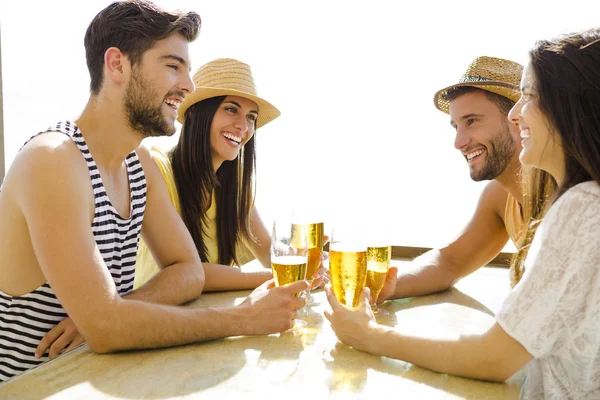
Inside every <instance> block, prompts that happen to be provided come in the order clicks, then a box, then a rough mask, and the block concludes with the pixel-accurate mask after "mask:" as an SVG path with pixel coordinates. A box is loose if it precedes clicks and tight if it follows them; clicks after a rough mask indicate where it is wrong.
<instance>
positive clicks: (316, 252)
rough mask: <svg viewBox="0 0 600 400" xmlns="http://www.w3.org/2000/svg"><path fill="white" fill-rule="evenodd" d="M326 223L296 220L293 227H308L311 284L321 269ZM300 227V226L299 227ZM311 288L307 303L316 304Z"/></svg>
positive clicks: (308, 274)
mask: <svg viewBox="0 0 600 400" xmlns="http://www.w3.org/2000/svg"><path fill="white" fill-rule="evenodd" d="M324 225H325V224H324V223H323V222H309V223H307V222H306V221H305V220H295V222H294V224H293V227H292V229H299V227H303V228H304V229H306V234H307V241H308V242H307V245H308V262H307V268H306V279H308V281H309V282H310V284H311V287H312V283H313V281H314V278H315V273H316V272H317V271H318V270H319V266H320V265H321V254H323V240H324V234H323V230H324ZM297 227H298V228H297ZM310 291H311V288H309V289H308V293H307V303H308V304H315V303H316V300H315V298H314V296H312V295H311V293H310Z"/></svg>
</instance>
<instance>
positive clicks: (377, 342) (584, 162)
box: [326, 28, 600, 399]
mask: <svg viewBox="0 0 600 400" xmlns="http://www.w3.org/2000/svg"><path fill="white" fill-rule="evenodd" d="M599 63H600V29H598V28H596V29H592V30H589V31H585V32H581V33H576V34H571V35H567V36H563V37H561V38H558V39H555V40H551V41H541V42H538V43H537V45H536V46H535V47H534V49H533V50H531V52H530V61H529V64H528V66H527V67H526V68H525V69H524V71H523V76H522V79H521V98H520V100H519V101H518V102H517V103H516V104H515V106H514V107H513V108H512V110H511V111H510V113H509V114H508V118H509V119H510V121H511V122H513V123H515V124H517V125H518V126H519V130H520V136H521V138H522V147H523V149H522V151H521V152H520V154H519V160H520V161H521V163H522V164H523V165H527V166H529V167H534V168H540V169H542V170H544V171H546V172H547V173H549V174H550V175H552V177H553V178H554V179H555V180H556V183H557V184H558V188H557V190H556V192H555V193H554V194H553V196H552V198H551V199H550V200H549V201H548V203H547V204H546V207H545V209H544V210H543V212H542V214H541V216H540V217H539V218H538V219H536V220H533V221H532V222H531V223H530V225H529V226H528V227H527V233H526V235H527V236H528V237H532V238H533V239H532V241H531V244H530V246H528V247H522V248H520V249H519V252H520V253H525V254H526V256H525V257H517V259H516V261H515V262H523V263H524V265H525V269H524V271H525V272H524V274H523V276H522V278H521V280H520V281H519V283H518V284H517V285H516V286H515V288H514V289H513V291H512V292H511V293H510V294H509V295H508V297H507V299H506V300H505V302H504V304H503V305H502V308H501V310H500V311H499V312H498V313H497V314H496V316H495V320H491V321H490V324H489V328H488V329H486V330H484V331H482V332H479V333H474V332H469V333H465V334H462V335H452V336H451V337H443V336H440V335H432V336H430V335H427V334H422V335H415V334H414V333H411V332H408V331H407V330H405V329H403V328H402V327H399V328H398V329H391V328H389V327H386V326H382V325H378V324H377V322H376V321H375V319H374V318H373V315H372V313H371V310H370V308H369V304H368V301H365V300H364V299H363V300H362V302H361V305H360V306H359V307H358V308H357V309H355V310H350V309H347V308H345V307H343V306H341V305H340V303H339V302H338V301H337V300H336V299H335V297H334V296H333V294H332V293H331V290H330V289H329V288H326V290H327V292H328V300H329V302H330V303H331V306H332V310H333V312H331V313H326V316H327V318H328V319H329V320H330V321H331V324H332V326H333V328H334V330H335V332H336V334H337V335H338V337H339V338H340V339H341V340H342V341H343V342H345V343H347V344H350V345H351V346H353V347H355V348H358V349H361V350H364V351H368V352H370V353H374V354H378V355H385V356H388V357H393V358H398V359H401V360H405V361H408V362H411V363H413V364H416V365H420V366H423V367H426V368H429V369H432V370H436V371H440V372H443V373H448V374H454V375H461V376H466V377H470V378H477V379H484V380H492V381H504V380H506V379H507V378H509V377H510V376H512V375H513V374H514V373H515V372H517V371H518V370H519V369H520V368H522V367H525V366H526V375H527V379H526V381H525V385H524V387H523V390H522V392H521V395H522V397H523V398H533V399H539V398H551V399H598V398H600V335H598V332H599V331H600V291H599V288H600V235H599V234H598V233H599V229H600V117H599V115H600V108H599V104H600V72H599V71H600V69H599V68H598V64H599ZM525 183H527V182H525ZM523 260H524V261H523ZM364 297H365V298H367V297H368V291H366V292H365V296H364ZM411 331H412V332H414V330H412V329H411Z"/></svg>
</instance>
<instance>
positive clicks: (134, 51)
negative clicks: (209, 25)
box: [83, 0, 200, 94]
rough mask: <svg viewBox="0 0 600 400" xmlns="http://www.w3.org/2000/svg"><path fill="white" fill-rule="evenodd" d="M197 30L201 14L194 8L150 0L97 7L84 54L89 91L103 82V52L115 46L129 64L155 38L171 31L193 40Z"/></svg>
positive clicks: (147, 47) (158, 38)
mask: <svg viewBox="0 0 600 400" xmlns="http://www.w3.org/2000/svg"><path fill="white" fill-rule="evenodd" d="M199 31H200V16H199V15H198V14H196V13H195V12H186V13H181V12H169V11H165V10H163V9H161V8H160V7H158V6H157V5H155V4H153V3H151V2H149V1H141V0H129V1H116V2H114V3H112V4H110V5H109V6H108V7H106V8H105V9H104V10H102V11H100V12H99V13H98V14H97V15H96V16H95V17H94V19H93V20H92V22H91V23H90V25H89V26H88V28H87V31H86V33H85V39H84V42H83V43H84V46H85V58H86V61H87V66H88V70H89V72H90V79H91V81H90V92H91V93H92V94H98V92H100V87H101V86H102V68H103V66H104V53H105V52H106V50H107V49H108V48H110V47H117V48H119V50H121V51H122V52H123V54H125V55H126V56H127V57H128V58H129V60H130V62H131V64H132V65H135V64H137V63H138V62H140V61H141V59H142V55H143V54H144V52H146V51H147V50H149V49H150V48H151V47H152V46H154V43H155V42H156V41H158V40H162V39H166V38H167V37H169V36H171V35H172V34H174V33H178V34H180V35H181V36H183V37H184V38H185V39H186V40H187V41H188V42H193V41H194V40H195V39H196V37H197V36H198V33H199Z"/></svg>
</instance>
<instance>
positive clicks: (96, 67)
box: [0, 0, 309, 382]
mask: <svg viewBox="0 0 600 400" xmlns="http://www.w3.org/2000/svg"><path fill="white" fill-rule="evenodd" d="M199 28H200V17H199V15H198V14H196V13H193V12H190V13H171V12H167V11H164V10H162V9H160V8H158V7H157V6H155V5H153V4H152V3H149V2H146V1H140V0H129V1H123V2H115V3H113V4H111V5H109V6H108V7H106V8H105V9H104V10H102V11H101V12H100V13H99V14H98V15H96V17H95V18H94V19H93V21H92V22H91V24H90V25H89V27H88V30H87V32H86V35H85V40H84V44H85V49H86V58H87V64H88V69H89V72H90V77H91V85H90V92H91V93H90V98H89V101H88V103H87V105H86V107H85V109H84V110H83V112H82V114H81V116H80V117H79V118H78V119H77V120H75V121H62V122H58V123H55V124H53V125H51V126H50V127H49V128H48V129H46V130H44V131H42V132H40V133H38V134H36V135H35V136H34V137H33V138H32V139H30V140H29V141H28V142H27V143H26V144H25V145H24V146H23V148H22V149H21V151H20V152H19V154H18V155H17V157H16V158H15V160H14V162H13V164H12V166H11V169H10V171H9V172H8V174H7V176H6V179H5V180H4V182H3V186H2V189H1V191H0V341H1V342H2V346H0V382H1V381H5V380H7V379H10V378H12V377H14V376H16V375H18V374H21V373H23V372H24V371H26V370H28V369H30V368H33V367H35V366H36V365H38V364H40V363H41V362H43V361H45V360H48V358H49V356H48V354H47V353H46V350H49V355H50V356H55V355H56V354H57V352H58V351H59V350H60V349H63V348H65V347H67V348H72V347H73V346H74V345H77V344H78V342H72V340H73V337H74V336H73V334H72V331H73V330H75V331H77V330H78V331H79V332H80V333H81V335H82V337H83V338H84V339H85V341H87V343H88V344H89V346H90V347H91V349H92V350H93V351H95V352H99V353H106V352H113V351H118V350H125V349H141V348H156V347H166V346H175V345H180V344H184V343H191V342H198V341H205V340H212V339H216V338H222V337H226V336H232V335H235V336H238V335H257V334H270V333H275V332H282V331H285V330H287V329H289V328H290V327H291V326H292V324H293V319H294V317H295V315H296V311H295V310H297V309H299V308H301V307H302V306H303V305H304V303H305V301H304V300H303V299H302V298H298V297H295V296H294V295H295V294H296V293H298V292H301V291H303V290H306V289H308V287H309V284H308V282H307V281H298V282H295V283H293V284H291V285H289V286H286V287H273V286H274V284H273V282H272V281H269V282H267V283H265V284H264V285H262V286H260V287H259V288H257V289H256V290H255V291H254V292H253V293H252V294H250V296H249V298H248V299H246V300H245V301H244V302H243V303H242V304H240V305H238V306H235V307H222V308H210V309H186V308H181V307H175V306H174V305H179V304H183V303H185V302H188V301H190V300H192V299H194V298H196V297H198V296H199V295H200V293H201V292H202V290H203V288H204V286H205V275H204V270H203V268H202V263H201V262H200V258H199V256H198V252H197V251H196V248H195V246H194V242H193V240H192V238H191V236H190V234H189V232H188V230H187V229H186V226H185V225H184V223H183V222H182V221H181V218H180V217H179V215H178V214H177V212H176V211H175V209H174V208H173V206H172V205H171V202H170V199H169V195H168V193H167V191H166V188H165V185H164V182H163V180H162V176H161V173H160V171H159V170H158V167H157V165H156V164H155V163H154V162H153V161H152V159H151V156H150V154H149V152H148V151H147V150H144V149H143V148H142V147H139V148H138V146H139V145H140V142H141V141H142V139H143V138H145V137H148V136H160V135H172V134H173V133H175V125H174V122H175V119H176V118H177V109H178V107H179V105H180V104H181V103H182V102H183V100H184V98H185V97H186V95H189V94H191V93H192V92H194V83H193V81H192V79H191V77H190V59H189V52H188V44H189V42H191V41H193V40H194V39H195V38H196V36H197V35H198V32H199ZM257 114H259V115H260V110H257ZM136 148H137V150H136ZM140 232H142V233H143V235H144V238H145V239H146V243H147V244H148V245H149V247H150V250H151V251H152V254H153V255H154V256H155V257H156V258H157V259H158V260H159V261H160V265H161V267H162V270H161V271H160V272H159V273H158V274H156V275H155V276H154V277H153V278H152V279H151V280H149V281H148V282H147V283H146V284H145V285H144V286H143V287H141V288H139V289H138V290H136V291H132V289H133V284H134V271H135V260H136V251H137V247H138V242H139V238H140ZM165 267H167V268H165ZM159 303H160V304H159ZM67 317H69V318H67ZM66 320H68V321H71V320H72V321H73V322H74V325H73V324H71V325H69V326H70V328H68V329H67V328H66V327H65V326H64V325H61V323H62V322H63V321H66ZM55 328H58V329H55ZM49 331H50V332H52V334H51V335H50V337H49V336H46V337H45V340H47V342H46V343H44V344H42V343H41V342H40V340H41V339H42V337H44V335H48V332H49ZM48 344H51V345H50V346H48ZM40 346H41V347H40Z"/></svg>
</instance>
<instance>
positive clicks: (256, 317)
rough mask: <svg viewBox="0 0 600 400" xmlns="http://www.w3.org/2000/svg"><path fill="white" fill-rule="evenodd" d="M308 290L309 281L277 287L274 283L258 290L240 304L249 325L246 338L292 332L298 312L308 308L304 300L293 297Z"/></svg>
mask: <svg viewBox="0 0 600 400" xmlns="http://www.w3.org/2000/svg"><path fill="white" fill-rule="evenodd" d="M308 288H309V283H308V281H297V282H294V283H290V284H288V285H284V286H279V287H276V286H275V282H274V281H273V280H272V279H271V280H268V281H266V282H265V283H263V284H262V285H260V286H259V287H257V288H256V289H255V290H254V291H253V292H252V293H250V295H249V296H248V297H247V298H246V300H244V302H243V303H242V304H240V307H241V308H244V309H245V313H244V315H245V317H246V318H247V320H248V322H249V324H248V328H249V332H248V333H247V334H249V335H268V334H271V333H276V332H283V331H286V330H288V329H290V328H291V327H292V326H293V325H294V319H295V318H296V311H297V310H299V309H301V308H302V307H304V305H305V304H306V300H305V299H303V298H302V297H295V296H294V295H295V294H297V293H300V292H302V291H304V290H307V289H308Z"/></svg>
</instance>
